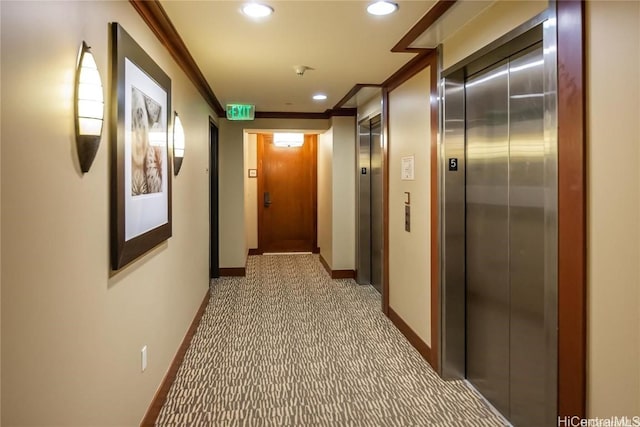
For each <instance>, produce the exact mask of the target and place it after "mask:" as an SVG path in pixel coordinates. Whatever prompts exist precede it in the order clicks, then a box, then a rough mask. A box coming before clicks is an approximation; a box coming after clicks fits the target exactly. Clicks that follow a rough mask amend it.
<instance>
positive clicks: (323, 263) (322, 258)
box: [320, 254, 331, 276]
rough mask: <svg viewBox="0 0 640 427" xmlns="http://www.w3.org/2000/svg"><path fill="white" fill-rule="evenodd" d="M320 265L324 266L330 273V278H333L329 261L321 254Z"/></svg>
mask: <svg viewBox="0 0 640 427" xmlns="http://www.w3.org/2000/svg"><path fill="white" fill-rule="evenodd" d="M320 264H322V266H323V267H324V269H325V270H327V273H329V276H331V267H329V264H328V263H327V260H325V259H324V257H323V256H322V254H320Z"/></svg>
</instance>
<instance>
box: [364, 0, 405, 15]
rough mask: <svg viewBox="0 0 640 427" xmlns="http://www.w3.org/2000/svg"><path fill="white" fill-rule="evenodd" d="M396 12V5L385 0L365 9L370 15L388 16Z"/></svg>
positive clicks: (379, 0)
mask: <svg viewBox="0 0 640 427" xmlns="http://www.w3.org/2000/svg"><path fill="white" fill-rule="evenodd" d="M396 10H398V4H397V3H393V2H391V1H386V0H378V1H377V2H375V3H371V4H370V5H369V6H368V7H367V12H369V13H370V14H372V15H389V14H390V13H393V12H395V11H396Z"/></svg>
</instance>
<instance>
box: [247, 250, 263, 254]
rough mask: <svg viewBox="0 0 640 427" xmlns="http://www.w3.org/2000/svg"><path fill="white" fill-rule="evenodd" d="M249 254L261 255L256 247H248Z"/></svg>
mask: <svg viewBox="0 0 640 427" xmlns="http://www.w3.org/2000/svg"><path fill="white" fill-rule="evenodd" d="M249 255H262V252H261V251H260V249H258V248H250V249H249Z"/></svg>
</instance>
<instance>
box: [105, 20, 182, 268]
mask: <svg viewBox="0 0 640 427" xmlns="http://www.w3.org/2000/svg"><path fill="white" fill-rule="evenodd" d="M111 37H112V58H111V67H112V70H111V76H112V77H111V78H112V81H111V96H112V98H111V106H112V111H111V113H112V114H111V162H112V165H111V174H112V178H111V245H112V247H111V258H112V260H111V264H112V268H113V269H114V270H118V269H120V268H122V267H124V266H125V265H127V264H129V263H130V262H131V261H133V260H135V259H136V258H138V257H139V256H141V255H142V254H144V253H146V252H147V251H149V250H150V249H152V248H154V247H155V246H157V245H158V244H160V243H162V242H163V241H165V240H167V239H168V238H169V237H171V163H170V162H169V150H168V142H169V141H168V135H169V132H168V126H169V123H170V118H171V114H170V113H171V79H170V78H169V77H168V76H167V75H166V74H165V73H164V71H162V69H161V68H160V67H159V66H158V65H157V64H156V63H155V62H154V61H153V60H152V59H151V58H150V57H149V55H147V53H146V52H145V51H144V50H143V49H142V48H141V47H140V46H139V45H138V44H137V43H136V42H135V41H134V40H133V39H132V38H131V36H130V35H129V34H128V33H127V32H126V31H125V30H124V29H123V28H122V27H121V26H120V25H119V24H118V23H112V24H111Z"/></svg>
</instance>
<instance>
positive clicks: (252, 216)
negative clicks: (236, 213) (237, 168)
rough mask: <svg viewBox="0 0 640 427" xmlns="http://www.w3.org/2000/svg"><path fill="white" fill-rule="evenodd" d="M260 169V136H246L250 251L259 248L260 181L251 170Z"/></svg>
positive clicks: (246, 214)
mask: <svg viewBox="0 0 640 427" xmlns="http://www.w3.org/2000/svg"><path fill="white" fill-rule="evenodd" d="M257 168H258V135H257V134H255V133H245V134H244V231H245V236H246V241H247V248H248V249H257V248H258V179H257V178H249V169H257Z"/></svg>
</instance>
